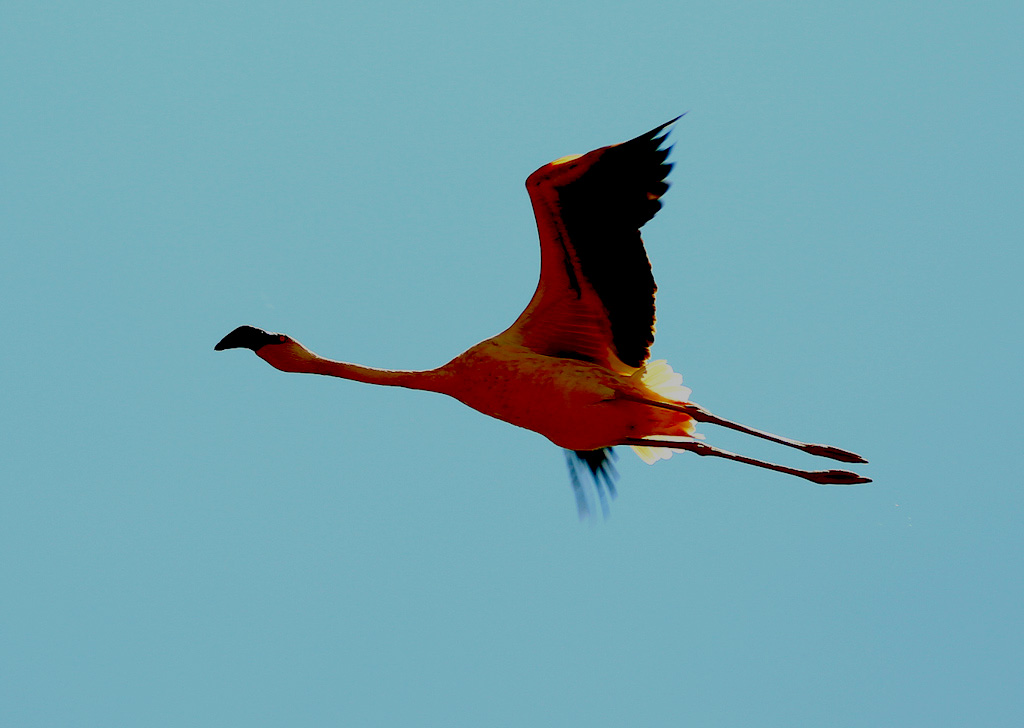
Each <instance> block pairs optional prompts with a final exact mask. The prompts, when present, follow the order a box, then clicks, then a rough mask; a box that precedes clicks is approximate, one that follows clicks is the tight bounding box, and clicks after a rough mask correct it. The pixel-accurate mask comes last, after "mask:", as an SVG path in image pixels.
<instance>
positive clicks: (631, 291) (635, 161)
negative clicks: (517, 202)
mask: <svg viewBox="0 0 1024 728" xmlns="http://www.w3.org/2000/svg"><path fill="white" fill-rule="evenodd" d="M677 119H678V117H677ZM677 119H673V120H672V121H670V122H668V123H666V124H662V125H661V126H659V127H658V128H657V129H653V130H651V131H649V132H647V133H646V134H643V135H641V136H638V137H637V138H636V139H632V140H630V141H628V142H623V143H622V144H616V145H613V146H610V147H602V148H601V149H596V150H594V151H592V152H590V153H589V154H585V155H583V156H578V157H565V158H563V159H560V160H557V161H555V162H552V163H551V164H547V165H545V166H543V167H541V168H540V169H538V170H537V171H536V172H534V173H533V174H531V175H530V176H529V178H528V179H527V180H526V188H527V190H528V191H529V193H530V200H531V202H532V203H533V211H534V215H535V217H536V218H537V230H538V232H539V234H540V249H541V268H540V282H539V283H538V284H537V290H536V292H535V293H534V294H533V298H532V299H531V300H530V303H529V305H528V306H527V307H526V310H525V311H523V313H522V314H521V315H520V316H519V318H518V319H517V320H516V322H515V323H514V324H513V325H512V326H511V328H509V329H508V331H506V332H505V334H503V336H505V337H509V338H511V339H512V340H513V341H516V342H517V343H520V344H522V345H523V346H526V347H528V348H530V349H532V350H533V351H537V352H539V353H542V354H547V355H550V356H564V357H569V358H575V359H584V360H586V361H593V362H596V363H599V364H603V365H604V366H607V367H609V368H610V369H615V370H622V369H624V368H625V369H626V370H631V369H636V368H639V367H640V366H642V365H643V363H644V361H646V359H647V357H648V356H649V355H650V347H651V344H652V343H653V341H654V293H655V291H656V289H657V286H655V284H654V277H653V276H652V275H651V264H650V262H649V261H648V260H647V253H646V252H645V251H644V244H643V240H641V238H640V228H641V227H642V226H643V225H644V224H645V223H646V222H647V221H648V220H650V219H651V218H652V217H654V215H655V213H657V211H658V210H659V209H661V202H660V201H659V198H660V197H661V196H662V195H663V194H664V193H665V191H666V190H667V189H668V183H667V182H665V178H666V177H667V176H668V172H669V170H670V169H671V168H672V165H671V164H667V163H666V162H665V158H666V157H667V156H668V152H669V150H668V149H659V148H658V147H659V146H660V145H661V143H662V142H663V141H664V140H665V136H664V134H662V135H661V136H658V135H659V134H660V133H661V132H662V131H663V130H664V129H665V128H666V127H668V126H669V125H670V124H672V123H673V122H675V121H676V120H677Z"/></svg>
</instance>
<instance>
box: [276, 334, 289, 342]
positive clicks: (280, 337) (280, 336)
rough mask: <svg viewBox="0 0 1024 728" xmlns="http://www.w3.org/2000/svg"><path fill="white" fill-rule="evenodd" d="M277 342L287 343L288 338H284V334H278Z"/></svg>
mask: <svg viewBox="0 0 1024 728" xmlns="http://www.w3.org/2000/svg"><path fill="white" fill-rule="evenodd" d="M277 340H278V341H279V342H281V343H282V344H283V343H284V342H286V341H288V337H287V336H285V335H284V334H278V335H277Z"/></svg>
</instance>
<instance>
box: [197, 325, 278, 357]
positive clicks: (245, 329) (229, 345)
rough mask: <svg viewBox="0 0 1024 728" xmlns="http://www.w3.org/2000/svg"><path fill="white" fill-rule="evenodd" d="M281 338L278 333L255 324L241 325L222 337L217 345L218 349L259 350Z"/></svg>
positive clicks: (216, 348)
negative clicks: (267, 330) (271, 332)
mask: <svg viewBox="0 0 1024 728" xmlns="http://www.w3.org/2000/svg"><path fill="white" fill-rule="evenodd" d="M278 342H280V339H279V338H278V337H277V334H270V333H267V332H266V331H264V330H263V329H257V328H256V327H255V326H239V327H238V328H237V329H235V330H234V331H232V332H231V333H230V334H228V335H227V336H225V337H224V338H223V339H221V340H220V341H219V342H218V343H217V345H216V346H215V347H213V348H214V349H215V350H216V351H224V350H225V349H252V350H253V351H257V350H258V349H259V348H260V347H263V346H266V345H267V344H277V343H278Z"/></svg>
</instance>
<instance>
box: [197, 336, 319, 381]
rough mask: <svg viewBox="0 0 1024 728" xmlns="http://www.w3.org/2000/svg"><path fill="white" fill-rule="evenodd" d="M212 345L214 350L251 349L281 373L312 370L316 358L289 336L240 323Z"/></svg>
mask: <svg viewBox="0 0 1024 728" xmlns="http://www.w3.org/2000/svg"><path fill="white" fill-rule="evenodd" d="M213 348H214V349H216V350H217V351H224V350H225V349H251V350H252V351H254V352H256V356H258V357H259V358H260V359H263V361H265V362H267V363H268V364H270V365H271V366H272V367H274V368H275V369H280V370H281V371H284V372H309V371H313V367H314V366H315V363H316V362H317V360H318V359H319V357H317V355H316V354H314V353H313V352H311V351H310V350H309V349H307V348H306V347H304V346H303V345H302V344H300V343H299V342H297V341H296V340H295V339H293V338H292V337H290V336H287V335H285V334H274V333H271V332H269V331H264V330H263V329H258V328H256V327H255V326H239V327H238V328H237V329H235V330H234V331H232V332H231V333H230V334H228V335H227V336H225V337H224V338H223V339H221V340H220V341H219V342H218V343H217V345H216V346H215V347H213Z"/></svg>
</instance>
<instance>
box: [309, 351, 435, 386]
mask: <svg viewBox="0 0 1024 728" xmlns="http://www.w3.org/2000/svg"><path fill="white" fill-rule="evenodd" d="M310 374H324V375H326V376H329V377H341V378H342V379H351V380H353V381H356V382H363V383H365V384H383V385H386V386H389V387H406V388H408V389H424V390H428V391H431V392H436V391H439V386H438V385H439V379H440V378H441V377H440V372H439V370H437V369H428V370H425V371H405V370H401V369H376V368H374V367H364V366H361V365H359V364H349V363H347V362H343V361H334V360H332V359H323V358H320V357H318V358H317V359H316V361H315V362H313V367H312V368H311V369H310Z"/></svg>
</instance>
